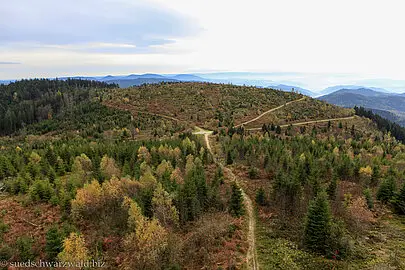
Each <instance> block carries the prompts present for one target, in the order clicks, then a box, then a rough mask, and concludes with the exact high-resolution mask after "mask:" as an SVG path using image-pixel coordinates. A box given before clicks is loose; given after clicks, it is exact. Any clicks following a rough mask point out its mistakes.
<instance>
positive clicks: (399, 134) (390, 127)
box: [354, 106, 405, 143]
mask: <svg viewBox="0 0 405 270" xmlns="http://www.w3.org/2000/svg"><path fill="white" fill-rule="evenodd" d="M354 110H355V111H356V114H357V115H359V116H364V117H367V118H369V119H371V120H373V121H374V122H375V123H376V124H377V127H378V128H379V129H380V130H382V131H384V132H390V133H391V134H392V136H394V137H395V138H397V140H399V141H401V142H403V143H405V128H404V127H401V126H400V125H398V124H397V123H394V122H392V121H390V120H388V119H385V118H383V117H381V116H380V115H378V114H375V113H373V112H372V111H371V110H366V109H365V108H363V107H357V106H356V107H354Z"/></svg>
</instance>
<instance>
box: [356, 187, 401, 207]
mask: <svg viewBox="0 0 405 270" xmlns="http://www.w3.org/2000/svg"><path fill="white" fill-rule="evenodd" d="M363 195H364V197H365V198H366V202H367V206H368V208H369V209H373V207H374V202H373V195H372V192H371V189H370V188H366V189H365V190H364V191H363ZM404 195H405V194H404Z"/></svg>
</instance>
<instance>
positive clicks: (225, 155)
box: [0, 78, 405, 270]
mask: <svg viewBox="0 0 405 270" xmlns="http://www.w3.org/2000/svg"><path fill="white" fill-rule="evenodd" d="M141 79H153V78H137V79H134V80H141ZM155 79H160V78H155ZM123 80H124V79H123ZM131 81H132V80H131ZM0 88H1V90H2V91H0V94H1V96H2V98H1V99H0V101H1V102H0V105H1V106H0V108H1V114H0V116H2V117H0V129H1V130H0V133H1V134H2V136H1V137H0V152H1V155H0V213H1V215H0V240H1V242H0V255H1V256H2V257H1V258H2V259H5V260H6V261H7V260H8V261H17V260H24V259H25V258H26V257H27V256H28V257H29V259H30V260H31V259H32V260H34V259H35V260H39V259H41V260H45V259H49V258H55V259H56V258H57V259H59V260H67V259H69V258H70V257H71V256H73V255H75V256H79V255H80V256H82V257H80V258H84V259H87V258H90V257H91V258H95V259H100V258H102V260H103V262H105V263H106V265H107V267H106V269H134V270H136V269H201V267H202V266H204V267H205V268H207V269H259V268H260V269H309V270H311V269H367V267H368V268H370V267H371V268H372V269H396V268H395V267H396V266H398V265H399V266H401V267H402V265H403V262H404V259H405V251H404V249H402V248H398V247H401V246H403V244H404V239H405V228H404V224H403V219H404V214H405V210H404V209H403V205H404V204H405V196H403V194H404V193H405V185H404V181H403V176H404V174H403V171H404V168H405V163H404V157H405V146H404V145H403V144H402V143H401V142H400V141H399V140H396V139H395V138H400V140H401V141H405V131H404V130H405V129H401V128H399V127H397V126H395V125H393V124H392V123H390V122H389V121H386V120H384V119H380V118H376V117H375V115H372V114H371V113H370V112H367V111H364V110H363V109H358V110H352V109H346V108H342V107H339V106H335V105H331V104H329V103H326V102H324V101H321V100H317V99H313V98H310V97H307V96H304V95H302V94H299V93H296V92H285V91H280V90H275V89H270V88H257V87H250V86H235V85H230V84H213V83H206V82H205V83H195V82H175V83H173V82H168V83H160V84H148V85H142V86H137V87H131V88H126V89H121V88H118V87H117V86H116V85H110V84H107V83H105V82H96V81H83V80H77V79H76V80H45V79H42V80H24V81H21V82H17V83H13V84H10V85H8V86H0ZM359 92H364V93H363V94H368V95H371V97H373V98H377V97H378V98H379V95H380V94H375V93H370V92H369V90H360V91H359ZM21 112H23V113H21ZM355 113H356V115H355ZM391 131H392V132H391ZM388 132H391V136H388ZM395 187H398V188H397V189H396V188H395ZM399 187H402V188H401V189H400V188H399ZM10 209H13V211H10ZM314 228H315V229H314ZM320 242H321V243H322V245H318V243H320ZM72 244H73V245H74V247H75V248H74V249H73V251H72V249H71V248H70V247H71V245H72ZM76 250H80V254H79V255H78V254H77V252H75V251H76ZM27 254H28V255H27ZM392 254H395V256H392ZM69 256H70V257H69ZM66 258H67V259H66ZM75 258H77V257H75ZM401 264H402V265H401ZM365 266H367V267H365ZM371 268H370V269H371ZM398 269H401V268H400V267H399V268H398Z"/></svg>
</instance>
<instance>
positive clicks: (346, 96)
mask: <svg viewBox="0 0 405 270" xmlns="http://www.w3.org/2000/svg"><path fill="white" fill-rule="evenodd" d="M319 99H320V100H324V101H326V102H329V103H332V104H335V105H338V106H342V107H348V108H352V107H354V106H362V107H365V108H368V109H371V110H373V111H374V112H375V113H377V114H380V115H381V116H386V117H388V118H389V119H390V120H392V121H394V122H397V123H399V124H401V125H404V121H405V118H404V114H405V96H404V95H398V94H393V93H383V92H377V91H375V90H372V89H368V88H360V89H341V90H338V91H336V92H333V93H331V94H328V95H325V96H322V97H319Z"/></svg>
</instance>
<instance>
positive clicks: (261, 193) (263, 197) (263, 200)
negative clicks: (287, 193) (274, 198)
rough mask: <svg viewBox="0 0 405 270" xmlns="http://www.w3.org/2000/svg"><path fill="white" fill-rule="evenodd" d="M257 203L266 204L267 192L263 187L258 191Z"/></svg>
mask: <svg viewBox="0 0 405 270" xmlns="http://www.w3.org/2000/svg"><path fill="white" fill-rule="evenodd" d="M256 203H257V204H258V205H261V206H264V205H266V194H265V192H264V189H263V188H259V189H258V190H257V192H256Z"/></svg>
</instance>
